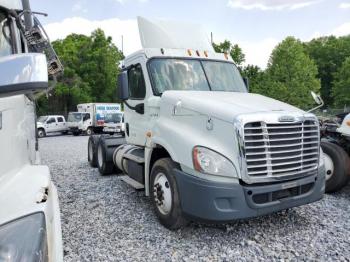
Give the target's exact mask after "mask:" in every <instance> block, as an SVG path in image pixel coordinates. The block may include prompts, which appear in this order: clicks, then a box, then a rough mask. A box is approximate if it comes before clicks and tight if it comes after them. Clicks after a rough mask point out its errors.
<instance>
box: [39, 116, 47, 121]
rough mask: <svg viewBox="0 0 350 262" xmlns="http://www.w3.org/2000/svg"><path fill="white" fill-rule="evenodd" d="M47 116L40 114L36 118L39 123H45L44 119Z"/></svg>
mask: <svg viewBox="0 0 350 262" xmlns="http://www.w3.org/2000/svg"><path fill="white" fill-rule="evenodd" d="M47 118H48V116H41V117H39V118H38V122H40V123H45V121H46V120H47Z"/></svg>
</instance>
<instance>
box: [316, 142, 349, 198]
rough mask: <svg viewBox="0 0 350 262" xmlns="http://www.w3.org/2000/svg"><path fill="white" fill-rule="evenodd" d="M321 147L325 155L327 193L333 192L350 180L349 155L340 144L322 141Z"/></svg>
mask: <svg viewBox="0 0 350 262" xmlns="http://www.w3.org/2000/svg"><path fill="white" fill-rule="evenodd" d="M321 147H322V150H323V153H324V157H325V168H326V193H333V192H336V191H339V190H340V189H342V188H343V187H344V186H345V185H346V184H347V183H348V181H349V178H350V176H349V168H348V167H349V161H350V160H349V156H348V155H347V154H346V152H345V151H344V150H343V149H342V148H341V147H340V146H338V145H336V144H333V143H330V142H327V141H322V142H321Z"/></svg>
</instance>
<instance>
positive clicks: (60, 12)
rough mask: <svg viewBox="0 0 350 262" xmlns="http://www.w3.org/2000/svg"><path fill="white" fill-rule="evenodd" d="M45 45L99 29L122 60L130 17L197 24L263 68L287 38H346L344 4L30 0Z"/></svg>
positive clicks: (132, 27) (349, 10) (133, 32)
mask: <svg viewBox="0 0 350 262" xmlns="http://www.w3.org/2000/svg"><path fill="white" fill-rule="evenodd" d="M31 5H32V9H33V10H34V11H39V12H44V13H47V14H48V17H40V20H41V22H42V23H43V25H44V27H45V29H46V31H47V33H48V35H49V37H50V39H51V40H56V39H63V38H64V37H66V36H67V35H68V34H70V33H79V34H86V35H89V34H90V33H91V32H92V31H93V30H94V29H96V28H102V29H103V30H104V31H105V32H106V34H107V35H108V36H112V38H113V41H114V43H115V44H116V45H117V46H118V47H119V48H120V49H121V42H122V41H121V39H122V37H121V36H123V39H124V53H125V55H128V54H130V53H132V52H134V51H137V50H138V49H140V48H141V43H140V40H139V35H138V28H137V22H136V17H137V16H143V17H146V18H150V19H156V20H157V19H160V20H171V21H183V22H189V23H194V24H198V25H201V27H202V29H203V30H204V31H205V33H206V34H207V35H208V38H209V36H210V33H211V32H212V33H213V38H214V42H221V41H223V40H225V39H228V40H230V41H231V42H233V43H237V44H238V45H239V46H240V47H241V48H242V49H243V52H244V53H245V55H246V64H254V65H258V66H260V67H261V68H265V67H266V65H267V62H268V59H269V56H270V54H271V51H272V50H273V48H274V47H275V46H276V45H277V44H278V43H279V42H281V41H282V40H283V39H284V38H285V37H287V36H295V37H297V38H298V39H300V40H302V41H309V40H311V39H312V38H314V37H319V36H324V35H336V36H342V35H348V34H350V0H216V1H214V0H202V1H200V0H196V1H190V0H187V1H186V0H176V1H169V0H98V1H97V0H59V1H53V0H31Z"/></svg>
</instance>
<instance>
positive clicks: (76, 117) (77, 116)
mask: <svg viewBox="0 0 350 262" xmlns="http://www.w3.org/2000/svg"><path fill="white" fill-rule="evenodd" d="M81 119H82V113H69V114H68V122H80V120H81Z"/></svg>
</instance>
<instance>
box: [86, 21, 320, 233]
mask: <svg viewBox="0 0 350 262" xmlns="http://www.w3.org/2000/svg"><path fill="white" fill-rule="evenodd" d="M138 24H139V31H140V38H141V43H142V46H143V49H142V50H140V51H138V52H136V53H133V54H131V55H129V56H127V57H126V58H125V61H124V65H125V67H123V71H122V73H121V74H120V75H119V77H118V94H119V97H120V99H121V100H122V101H123V102H124V107H125V115H124V116H125V139H124V138H118V137H108V136H100V137H98V136H92V137H90V138H89V146H88V159H89V162H90V164H91V165H92V166H97V167H98V168H99V171H100V173H102V174H107V173H112V172H115V173H123V174H124V176H123V177H122V179H123V180H124V181H125V182H127V183H129V184H130V185H132V186H134V187H135V188H138V189H144V190H145V194H146V196H150V197H151V200H152V203H153V205H154V209H155V213H156V215H157V216H158V218H159V220H160V222H161V223H162V224H163V225H164V226H165V227H167V228H170V229H176V228H179V227H181V226H183V225H185V224H186V222H187V221H189V220H202V221H214V222H220V221H221V222H223V221H231V220H234V219H240V218H249V217H255V216H259V215H264V214H268V213H272V212H276V211H279V210H283V209H288V208H292V207H296V206H301V205H305V204H308V203H312V202H315V201H317V200H320V199H321V198H322V196H323V193H324V190H325V169H324V163H323V155H322V151H321V150H320V134H319V123H318V120H317V118H316V117H315V116H314V115H313V114H310V113H306V112H304V111H302V110H300V109H298V108H296V107H294V106H291V105H288V104H285V103H282V102H279V101H276V100H274V99H271V98H268V97H265V96H262V95H258V94H251V93H249V92H248V88H247V84H245V82H248V81H244V80H243V79H242V77H241V75H240V73H239V70H238V69H237V67H236V66H235V64H234V63H233V61H232V60H231V58H230V57H229V56H228V55H227V54H218V53H215V52H214V50H213V48H212V46H211V44H210V43H209V41H207V38H206V37H205V36H203V33H201V31H200V30H198V28H197V27H195V26H191V25H186V26H182V25H181V24H176V23H169V22H160V21H157V22H152V21H150V20H147V19H144V18H138Z"/></svg>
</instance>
